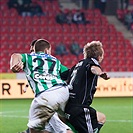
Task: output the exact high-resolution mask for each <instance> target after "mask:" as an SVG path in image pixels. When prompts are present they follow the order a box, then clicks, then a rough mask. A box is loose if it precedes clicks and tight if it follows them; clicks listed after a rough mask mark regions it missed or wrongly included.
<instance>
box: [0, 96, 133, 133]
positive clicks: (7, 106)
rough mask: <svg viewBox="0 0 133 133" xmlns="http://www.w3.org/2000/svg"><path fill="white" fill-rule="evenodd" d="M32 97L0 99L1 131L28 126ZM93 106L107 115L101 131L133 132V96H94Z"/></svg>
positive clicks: (15, 131)
mask: <svg viewBox="0 0 133 133" xmlns="http://www.w3.org/2000/svg"><path fill="white" fill-rule="evenodd" d="M31 101H32V100H31V99H26V100H25V99H17V100H16V99H14V100H11V99H10V100H0V133H17V132H19V131H23V130H25V129H26V128H27V126H26V124H27V122H28V110H29V107H30V103H31ZM92 106H93V107H94V108H95V109H96V110H98V111H100V112H103V113H104V114H105V115H106V119H107V121H106V123H105V125H104V126H103V128H102V129H101V132H100V133H133V98H131V97H128V98H127V97H122V98H94V101H93V104H92Z"/></svg>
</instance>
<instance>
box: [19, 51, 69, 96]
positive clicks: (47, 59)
mask: <svg viewBox="0 0 133 133" xmlns="http://www.w3.org/2000/svg"><path fill="white" fill-rule="evenodd" d="M21 55H22V62H23V63H24V71H25V73H26V77H27V80H28V82H29V84H30V87H31V88H32V89H33V91H34V93H35V95H36V94H38V93H40V92H42V91H44V90H47V89H50V88H51V87H53V86H55V85H58V84H64V83H65V81H63V80H62V79H61V77H60V73H63V72H65V71H67V70H68V68H67V67H65V66H63V65H62V64H61V62H60V61H59V60H58V59H57V58H56V57H54V56H51V55H48V54H45V53H43V52H40V53H31V54H21Z"/></svg>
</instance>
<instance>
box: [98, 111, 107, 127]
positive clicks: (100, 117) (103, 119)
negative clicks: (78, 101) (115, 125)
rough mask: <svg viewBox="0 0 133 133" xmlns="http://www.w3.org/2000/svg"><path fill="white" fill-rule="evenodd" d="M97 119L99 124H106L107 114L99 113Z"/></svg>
mask: <svg viewBox="0 0 133 133" xmlns="http://www.w3.org/2000/svg"><path fill="white" fill-rule="evenodd" d="M97 119H98V122H99V123H103V124H104V123H105V122H106V116H105V114H103V113H101V112H97Z"/></svg>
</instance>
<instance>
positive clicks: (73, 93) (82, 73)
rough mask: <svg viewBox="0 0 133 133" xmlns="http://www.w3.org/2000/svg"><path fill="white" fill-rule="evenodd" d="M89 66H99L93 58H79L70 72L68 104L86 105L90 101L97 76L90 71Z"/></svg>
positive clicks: (94, 89)
mask: <svg viewBox="0 0 133 133" xmlns="http://www.w3.org/2000/svg"><path fill="white" fill-rule="evenodd" d="M91 66H98V67H100V65H99V63H98V61H97V60H96V59H94V58H87V59H84V60H81V61H79V62H78V63H77V65H75V66H74V67H73V68H72V70H71V74H70V77H69V78H70V79H69V84H70V85H72V89H70V98H69V101H68V104H69V103H70V104H77V105H87V106H89V105H90V104H91V103H92V99H93V96H94V93H95V91H96V86H97V79H98V76H97V75H95V74H93V73H92V72H91Z"/></svg>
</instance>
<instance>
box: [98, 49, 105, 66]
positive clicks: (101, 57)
mask: <svg viewBox="0 0 133 133" xmlns="http://www.w3.org/2000/svg"><path fill="white" fill-rule="evenodd" d="M103 59H104V50H103V48H102V56H99V63H101V62H102V60H103Z"/></svg>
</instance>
